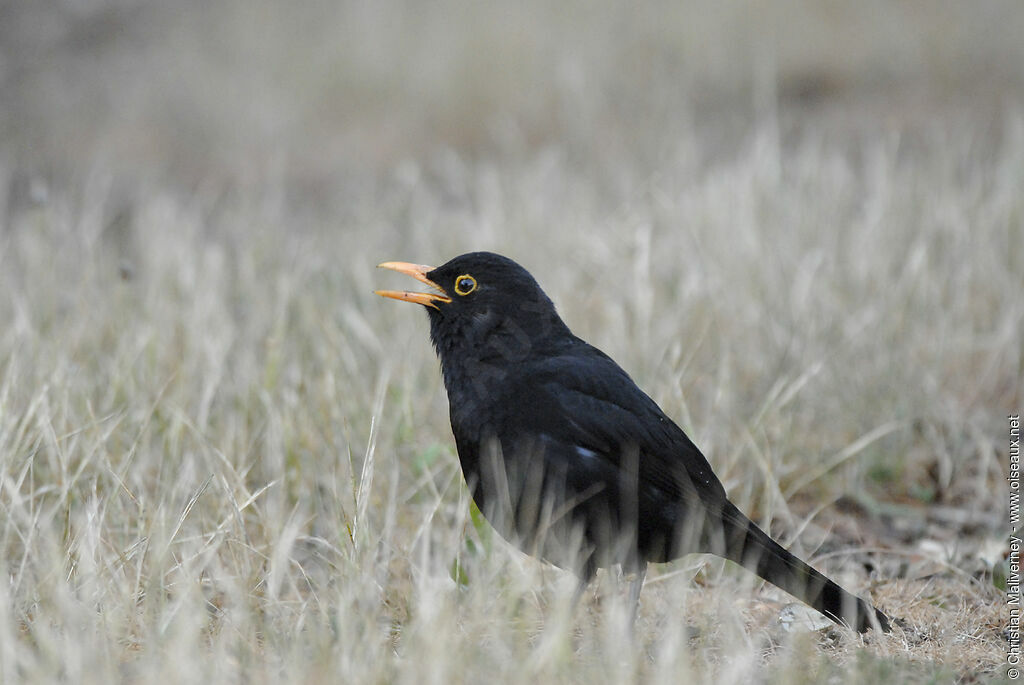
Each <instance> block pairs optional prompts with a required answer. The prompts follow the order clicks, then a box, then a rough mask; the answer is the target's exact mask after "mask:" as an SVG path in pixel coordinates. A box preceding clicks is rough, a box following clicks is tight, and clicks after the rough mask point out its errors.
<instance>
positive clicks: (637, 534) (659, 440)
mask: <svg viewBox="0 0 1024 685" xmlns="http://www.w3.org/2000/svg"><path fill="white" fill-rule="evenodd" d="M380 266H381V267H382V268H385V269H391V270H393V271H398V272H400V273H404V274H407V275H409V276H412V277H413V278H416V279H417V280H419V281H422V282H423V283H426V284H427V285H428V286H431V287H433V288H434V289H436V291H437V292H426V293H423V292H408V291H392V290H379V291H377V294H378V295H382V296H384V297H390V298H394V299H396V300H402V301H405V302H414V303H417V304H421V305H424V306H425V307H426V310H427V313H428V314H429V316H430V338H431V340H432V341H433V343H434V347H435V349H436V350H437V354H438V356H439V357H440V360H441V371H442V374H443V375H444V384H445V388H446V389H447V391H448V403H449V410H450V416H451V423H452V432H453V433H454V434H455V444H456V446H457V448H458V452H459V461H460V462H461V464H462V472H463V474H464V475H465V477H466V482H467V484H468V485H469V488H470V491H471V493H472V496H473V500H474V501H475V502H476V504H477V506H478V507H479V508H480V511H482V512H483V513H484V515H485V516H486V517H487V520H488V521H489V522H490V523H491V524H492V525H493V526H494V527H495V529H497V531H498V532H499V533H500V534H501V535H502V536H503V537H504V538H505V539H507V540H509V541H510V542H513V543H514V544H516V545H518V546H519V547H520V548H521V549H523V550H524V551H526V552H527V553H530V554H533V555H535V556H539V557H541V558H543V559H546V560H547V561H550V562H551V563H554V564H556V565H558V566H561V567H563V568H568V569H571V570H573V571H574V572H576V573H577V575H578V576H579V577H580V579H581V585H580V587H581V588H582V587H584V586H585V585H586V583H588V582H589V581H590V580H591V579H592V578H593V576H594V574H595V573H596V571H597V569H598V568H603V567H607V566H610V565H613V564H621V565H622V568H623V569H624V570H625V571H627V572H635V573H636V574H637V580H636V581H634V586H633V593H632V594H633V599H634V601H635V600H637V599H638V598H639V591H640V586H641V585H642V583H643V577H644V574H645V572H646V569H647V563H648V562H665V561H669V560H671V559H675V558H677V557H679V556H682V555H683V554H688V553H691V552H709V553H713V554H717V555H718V556H721V557H724V558H726V559H730V560H732V561H734V562H736V563H738V564H740V565H742V566H744V567H746V568H748V569H749V570H751V571H753V572H754V573H756V574H757V575H759V576H760V577H761V578H764V579H765V580H767V581H768V582H770V583H773V584H774V585H777V586H778V587H780V588H782V589H783V590H785V591H786V592H788V593H790V594H791V595H793V596H794V597H797V598H798V599H800V600H802V601H803V602H805V603H807V604H808V605H810V606H812V607H814V608H815V609H817V610H818V611H820V612H821V613H822V614H824V615H825V616H827V617H828V618H830V619H832V620H833V621H835V622H836V623H839V624H841V625H846V626H849V627H851V628H853V629H855V630H857V631H859V632H864V631H866V630H867V629H868V628H870V627H872V625H875V626H876V627H879V628H881V629H882V630H885V631H888V630H889V620H888V619H887V618H886V616H885V615H884V614H883V613H882V612H880V611H878V610H877V609H875V608H874V607H873V606H871V604H869V603H868V602H866V601H864V600H863V599H860V598H859V597H855V596H854V595H852V594H850V593H849V592H847V591H846V590H844V589H843V588H841V587H840V586H839V585H837V584H836V583H835V582H833V581H832V580H830V579H829V578H827V577H825V576H824V575H822V574H821V573H819V572H818V571H816V570H815V569H813V568H811V567H810V566H808V565H807V564H806V563H804V562H803V561H801V560H800V559H798V558H797V557H796V556H794V555H793V554H791V553H790V552H788V551H787V550H786V549H784V548H783V547H782V546H781V545H779V544H778V543H777V542H775V541H774V540H773V539H772V538H771V537H769V536H768V535H767V534H766V533H765V532H764V531H762V530H761V529H760V528H758V527H757V525H756V524H754V522H752V521H751V520H750V519H749V518H747V516H745V515H744V514H743V512H741V511H740V510H739V509H737V508H736V506H735V505H734V504H733V503H732V502H730V501H729V499H728V497H727V496H726V493H725V488H724V487H723V486H722V483H721V482H720V481H719V480H718V478H717V477H716V476H715V474H714V473H713V472H712V470H711V465H710V464H708V461H707V459H705V457H704V455H703V454H701V451H700V450H699V449H697V447H696V446H695V445H694V444H693V442H691V441H690V439H689V438H688V437H687V436H686V433H684V432H683V431H682V429H680V428H679V427H678V426H677V425H676V424H675V423H674V422H673V421H672V420H671V419H670V418H669V417H668V416H666V415H665V413H664V412H663V411H662V410H661V408H660V407H658V405H657V404H656V403H655V402H654V400H652V399H651V398H650V397H648V396H647V395H646V394H645V393H644V392H643V391H642V390H640V388H638V387H637V386H636V384H635V383H634V382H633V380H632V379H631V378H630V377H629V375H627V374H626V372H625V371H623V370H622V368H621V367H619V365H618V364H616V363H615V362H614V361H612V360H611V358H609V357H608V356H607V355H606V354H604V353H603V352H601V351H600V350H599V349H597V348H596V347H593V346H592V345H589V344H587V343H586V342H584V341H583V340H581V339H579V338H577V337H576V336H575V335H573V334H572V332H571V331H570V330H569V328H568V327H567V326H566V325H565V323H563V322H562V319H561V318H560V317H559V316H558V313H557V312H556V311H555V307H554V305H553V304H552V302H551V300H550V299H549V298H548V296H547V295H545V294H544V291H542V290H541V288H540V286H539V285H538V284H537V281H536V280H534V278H533V276H531V275H530V273H529V272H528V271H526V269H524V268H523V267H521V266H519V265H518V264H516V263H515V262H513V261H512V260H510V259H508V258H506V257H502V256H500V255H496V254H492V253H489V252H473V253H469V254H464V255H461V256H459V257H456V258H454V259H452V260H451V261H449V262H448V263H447V264H444V265H443V266H439V267H437V268H434V267H430V266H421V265H417V264H409V263H405V262H386V263H384V264H381V265H380ZM634 610H635V604H634Z"/></svg>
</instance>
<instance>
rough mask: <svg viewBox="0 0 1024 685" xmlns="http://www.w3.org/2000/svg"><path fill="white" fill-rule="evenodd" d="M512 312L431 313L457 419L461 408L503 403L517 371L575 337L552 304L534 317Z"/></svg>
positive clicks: (431, 330)
mask: <svg viewBox="0 0 1024 685" xmlns="http://www.w3.org/2000/svg"><path fill="white" fill-rule="evenodd" d="M512 314H513V315H510V314H509V313H499V312H496V311H494V310H485V311H481V312H474V313H473V314H472V315H469V316H466V317H460V318H446V317H444V315H441V314H435V313H434V312H433V311H432V312H431V317H430V337H431V340H432V341H433V343H434V348H435V349H436V350H437V356H438V358H439V359H440V360H441V372H442V374H443V376H444V384H445V389H446V390H447V392H448V400H449V402H450V404H451V406H452V411H453V419H454V412H455V411H456V409H457V408H458V407H460V406H470V405H472V406H476V407H480V406H481V402H483V403H484V404H490V403H492V402H500V398H501V396H502V395H503V386H504V385H505V384H506V383H507V378H508V375H509V373H510V372H511V371H512V370H513V369H515V368H517V367H520V366H521V365H522V364H523V363H525V362H527V361H528V360H529V359H530V358H531V357H535V356H537V355H544V354H546V353H548V352H550V351H551V350H552V349H554V348H557V347H558V345H559V344H562V343H564V342H565V341H569V340H574V339H575V338H574V336H573V335H572V333H571V332H570V331H569V328H568V327H567V326H566V325H565V323H564V322H563V321H562V319H561V318H560V317H559V316H558V314H557V313H556V312H555V311H554V308H553V307H551V306H550V305H549V306H548V307H546V308H544V310H543V311H533V312H529V316H515V315H514V314H516V312H513V313H512Z"/></svg>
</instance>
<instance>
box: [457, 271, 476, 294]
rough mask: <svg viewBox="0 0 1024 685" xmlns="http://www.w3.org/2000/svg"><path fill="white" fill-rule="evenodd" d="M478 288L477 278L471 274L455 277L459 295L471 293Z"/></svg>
mask: <svg viewBox="0 0 1024 685" xmlns="http://www.w3.org/2000/svg"><path fill="white" fill-rule="evenodd" d="M474 290H476V279H475V278H473V277H472V276H470V275H469V274H462V275H461V276H459V277H458V278H456V279H455V292H456V293H457V294H459V295H469V294H470V293H471V292H473V291H474Z"/></svg>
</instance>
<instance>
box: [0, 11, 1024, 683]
mask: <svg viewBox="0 0 1024 685" xmlns="http://www.w3.org/2000/svg"><path fill="white" fill-rule="evenodd" d="M453 5H457V3H454V4H450V5H449V4H446V5H445V6H444V8H443V9H438V11H437V12H436V13H424V12H423V11H422V10H414V9H413V8H412V7H406V8H404V12H401V13H399V12H398V9H402V8H397V7H395V6H393V5H389V6H388V7H387V9H371V8H369V7H364V8H362V9H358V8H354V7H351V6H346V7H345V8H328V7H319V8H306V9H304V10H301V11H300V10H294V11H293V10H292V9H289V10H288V11H287V12H284V11H283V10H280V9H276V8H275V6H272V5H269V4H268V5H262V4H256V5H250V4H247V5H246V7H245V8H243V7H240V6H238V5H235V4H231V3H217V4H215V5H213V6H212V7H211V8H204V9H201V8H199V6H198V5H197V6H196V7H192V8H191V9H192V11H191V12H189V13H182V14H177V13H176V12H175V11H174V10H173V9H171V6H170V5H168V6H167V7H150V6H146V5H143V4H135V3H133V2H130V1H128V0H125V1H124V2H111V3H98V4H97V5H95V6H85V5H83V6H82V7H79V8H78V9H77V10H74V11H73V9H72V8H70V6H68V8H64V9H61V10H59V11H56V10H53V9H52V8H51V9H50V10H46V9H39V8H36V7H33V6H32V4H31V3H29V4H25V5H24V6H23V5H16V4H9V5H4V6H0V16H3V17H5V18H6V20H7V22H6V26H7V27H8V28H7V29H0V31H7V33H2V34H0V37H3V39H4V40H3V45H4V49H3V51H2V52H0V54H2V55H3V57H4V62H3V64H2V65H0V66H2V67H3V68H2V70H0V79H3V82H2V83H0V85H2V86H3V87H4V88H5V90H6V92H11V93H15V94H16V95H17V96H18V97H17V98H14V99H11V98H7V97H5V98H4V99H3V104H2V105H0V108H2V109H0V113H2V115H3V117H2V118H3V121H4V122H6V123H4V124H3V126H2V127H0V154H2V156H0V199H3V198H6V199H5V201H4V202H0V210H2V211H0V222H2V223H0V293H2V296H0V322H3V325H2V326H0V571H2V573H3V574H4V576H3V577H4V579H5V582H4V583H0V682H47V681H64V682H81V683H90V682H103V683H106V682H111V681H116V680H122V681H128V682H166V681H168V680H170V681H171V682H176V681H177V682H203V681H213V682H219V681H227V680H234V681H237V680H244V681H251V682H275V681H281V680H286V681H288V682H319V681H324V682H336V681H338V680H342V681H345V682H416V683H422V682H452V681H455V682H480V681H482V680H485V679H486V680H490V679H495V678H496V679H498V680H500V681H509V682H531V683H533V682H592V683H593V682H624V681H630V680H636V681H643V682H680V681H686V680H687V679H690V680H693V681H697V682H746V681H753V682H888V681H897V680H899V681H909V682H936V681H959V682H974V681H981V680H988V679H991V678H998V677H1000V675H1001V674H1002V672H1003V671H1002V666H1001V664H1002V663H1003V660H1004V658H1005V650H1006V648H1007V644H1008V643H1007V642H1006V640H1005V636H1004V631H1005V629H1006V626H1007V622H1008V615H1007V611H1006V607H1005V606H1004V598H1003V596H1002V594H1001V592H1000V591H999V590H998V589H997V588H996V587H995V586H994V585H993V580H992V569H993V566H994V565H996V566H998V564H999V555H1000V553H1001V552H1002V551H1003V549H1004V546H1005V541H1006V535H1007V532H1008V530H1007V525H1006V506H1007V503H1006V495H1005V492H1004V474H1005V468H1006V466H1005V463H1003V462H1004V461H1005V448H1006V445H1005V438H1006V425H1005V415H1006V413H1008V412H1010V411H1014V410H1019V408H1020V406H1021V398H1022V395H1024V381H1022V378H1024V347H1022V343H1021V330H1022V327H1024V299H1022V298H1021V293H1022V292H1024V261H1022V255H1024V253H1022V251H1021V250H1020V245H1021V243H1022V238H1024V228H1022V225H1024V195H1022V194H1021V192H1020V189H1021V188H1022V187H1024V104H1022V103H1024V98H1022V96H1021V93H1022V92H1024V88H1022V84H1024V76H1022V74H1021V73H1020V69H1019V65H1020V64H1021V63H1022V59H1024V58H1022V57H1021V55H1020V46H1019V41H1018V40H1017V37H1018V36H1019V35H1020V32H1019V31H1018V29H1017V27H1018V26H1019V25H1020V23H1021V21H1022V19H1021V17H1020V16H1019V15H1020V14H1021V13H1020V12H1019V11H1016V12H1014V11H1013V10H1014V7H1015V6H1014V5H1013V4H1006V5H1000V4H997V3H990V4H987V5H982V6H981V7H980V8H976V9H975V8H972V9H970V10H967V9H963V10H961V9H959V6H957V5H948V6H943V7H942V8H941V10H934V9H933V8H932V4H931V3H913V2H911V3H901V4H900V8H899V9H898V10H897V9H892V8H889V6H888V4H884V3H883V4H879V5H878V6H874V7H869V8H866V9H862V10H855V9H853V8H852V7H853V6H851V7H849V8H845V9H842V8H840V7H833V8H832V9H829V10H825V9H819V8H818V6H817V5H816V4H815V5H808V6H805V5H803V4H801V3H797V2H793V3H788V4H785V5H780V6H779V7H778V8H777V9H775V10H771V11H769V10H767V9H765V8H762V9H760V10H757V11H754V10H751V12H754V15H755V16H748V14H749V13H748V11H747V8H745V7H743V6H735V7H734V6H731V5H728V4H726V5H721V4H720V3H708V4H707V6H694V7H690V8H688V9H687V11H685V12H682V11H679V10H672V9H671V8H668V7H658V8H657V10H654V9H652V10H635V11H634V9H633V8H629V10H628V11H627V9H626V8H616V7H612V6H611V5H607V6H602V7H601V9H600V11H594V12H592V13H590V14H585V16H584V15H583V14H579V13H574V12H572V11H571V10H568V9H567V10H558V11H555V10H551V9H550V8H547V7H546V6H545V5H542V4H541V3H536V4H533V3H526V4H525V5H517V8H516V9H507V10H497V9H483V8H480V7H475V6H474V7H462V6H458V7H456V6H453ZM253 6H255V7H256V8H257V9H252V7H253ZM454 13H458V15H459V17H460V20H459V21H454V20H453V19H452V17H453V16H454ZM993 17H997V18H998V19H999V20H998V21H993ZM89 21H91V22H92V23H88V22H89ZM4 24H5V22H3V21H0V25H4ZM766 26H767V27H770V29H771V30H765V27H766ZM949 26H956V27H958V30H957V31H955V32H952V33H951V32H949ZM10 27H15V28H16V29H17V31H15V29H13V28H10ZM982 28H984V30H982ZM86 29H88V30H86ZM908 29H913V30H908ZM33 32H34V33H33ZM32 36H34V37H35V39H34V40H30V38H31V37H32ZM611 36H614V37H615V38H616V39H617V40H612V39H611ZM709 36H721V37H722V40H721V41H717V40H712V39H711V38H709ZM16 38H17V39H16ZM734 48H735V49H734ZM4 189H6V190H4ZM472 249H492V250H495V251H499V252H503V253H506V254H509V255H510V256H513V257H515V258H516V259H518V260H519V261H521V262H522V263H524V264H525V265H526V266H527V267H528V268H529V269H531V271H533V273H534V274H535V275H536V276H537V277H538V279H539V280H540V282H541V284H542V285H543V286H544V287H545V288H546V289H547V291H548V292H549V294H551V295H552V297H553V299H554V300H555V302H556V303H557V304H558V305H559V308H560V311H561V312H562V314H563V316H564V318H565V319H566V320H567V322H568V323H569V324H570V326H571V327H572V328H573V329H574V330H575V331H576V332H577V333H578V334H580V335H581V336H583V337H584V338H587V339H589V340H591V341H592V342H594V343H595V344H597V345H599V346H600V347H602V348H603V349H605V351H607V352H608V353H609V354H611V355H612V356H613V357H614V358H616V359H617V360H618V361H619V362H620V363H621V364H622V365H623V366H624V367H625V368H626V369H627V370H629V371H630V372H631V373H632V374H633V376H634V378H635V379H636V380H637V381H638V382H639V383H640V385H641V386H642V387H644V388H645V389H647V390H648V391H649V393H650V394H651V395H652V396H653V397H654V398H655V399H656V400H657V401H658V402H659V403H661V404H662V406H663V407H664V408H665V409H666V411H667V412H668V413H669V414H670V415H672V416H673V417H675V418H676V419H677V420H678V421H679V422H680V424H681V425H682V426H683V427H684V428H686V429H687V431H688V432H689V433H690V434H691V436H692V437H693V438H694V439H695V441H696V442H697V443H698V444H699V445H701V446H702V447H703V448H704V450H705V451H706V452H707V454H708V455H709V458H710V459H711V461H712V462H713V464H714V465H715V467H716V470H717V472H718V473H719V475H720V476H721V477H722V479H723V481H724V482H725V484H726V487H727V488H728V489H729V491H730V493H731V494H732V496H733V497H734V499H736V501H737V502H738V503H739V504H740V505H741V507H743V508H744V509H745V510H747V511H748V512H750V513H751V514H752V515H754V516H755V518H757V519H758V520H759V521H761V522H762V523H764V524H765V525H770V527H771V528H772V529H773V531H774V532H775V533H776V534H777V535H778V536H779V537H781V538H782V539H783V540H785V541H786V542H787V543H791V544H792V546H794V547H795V548H797V549H798V550H800V552H801V553H802V554H804V555H806V556H807V557H809V558H810V559H811V560H812V561H813V563H815V564H816V565H818V566H819V567H821V568H823V569H826V570H827V571H828V572H829V573H830V574H833V575H834V576H836V577H837V578H838V579H840V580H841V581H842V582H843V583H844V584H845V585H847V586H848V587H850V588H852V589H855V590H856V591H858V592H861V593H863V594H865V595H870V596H871V597H872V598H873V599H874V600H875V601H876V602H877V603H878V605H879V606H880V607H882V608H884V609H885V610H886V611H887V612H889V613H890V614H891V615H894V616H898V617H900V618H902V619H904V620H905V622H906V624H905V626H904V627H903V628H900V629H897V630H896V631H894V633H893V634H892V635H889V636H880V635H868V636H866V637H864V638H861V637H859V636H854V635H852V634H849V633H846V632H843V631H838V630H834V629H828V628H826V629H823V630H808V629H806V628H804V629H796V630H793V631H789V630H786V629H784V628H782V627H781V626H780V623H779V618H780V615H783V616H785V615H788V614H789V613H790V609H787V608H786V605H787V603H788V601H789V600H788V599H787V598H786V596H784V595H782V594H780V593H778V592H777V591H775V590H774V589H772V588H770V587H762V586H761V584H759V583H757V582H756V580H755V579H753V578H751V577H750V576H749V575H748V574H745V573H743V572H740V571H738V570H737V569H735V568H732V567H729V566H727V565H724V564H722V563H720V562H717V561H715V560H710V559H704V558H700V557H691V558H687V559H684V560H681V561H680V562H677V563H675V564H670V565H666V566H663V567H661V568H659V569H657V570H656V571H655V572H652V575H651V576H650V578H649V582H648V585H647V587H646V588H645V591H644V598H643V603H642V607H641V614H640V618H639V621H638V624H637V628H636V634H635V637H634V638H630V637H629V632H628V628H627V626H626V617H627V612H626V611H625V607H624V606H623V602H622V598H621V596H620V593H618V592H617V590H616V584H615V583H614V582H612V581H613V580H614V579H612V578H609V577H608V576H606V575H602V576H601V579H600V582H599V584H598V586H597V587H595V589H594V593H593V595H592V596H589V597H588V598H587V600H586V601H585V602H584V605H583V606H582V607H581V608H580V610H578V611H577V612H575V613H572V612H570V609H569V599H570V597H571V594H572V590H573V586H574V581H573V579H572V578H570V577H567V576H566V574H564V573H562V572H560V571H557V570H556V569H553V568H550V567H545V566H544V565H542V564H540V563H538V562H536V561H534V560H532V559H529V558H527V557H525V556H523V555H521V554H519V553H518V552H516V551H514V550H512V549H510V548H509V547H508V546H506V545H505V544H504V543H503V542H501V541H500V540H498V539H496V538H495V537H494V536H493V535H492V534H491V533H490V532H489V529H488V528H487V526H486V525H484V524H481V522H480V521H479V520H475V519H474V518H473V517H472V515H471V511H470V507H469V503H468V501H467V494H466V490H465V487H464V485H463V484H462V481H461V475H460V472H459V469H458V462H457V459H456V457H455V454H454V451H453V449H454V448H453V445H452V440H451V436H450V431H449V428H448V423H447V406H446V401H445V397H444V394H443V390H442V388H441V385H440V378H439V374H438V372H437V367H436V361H435V360H434V359H433V356H432V352H431V350H430V347H429V344H428V342H427V337H426V322H425V320H424V317H423V316H422V314H421V313H419V312H417V311H415V309H414V308H411V307H407V306H400V305H398V304H396V303H393V302H392V303H389V302H386V301H383V300H380V299H379V298H375V297H374V296H373V295H372V294H371V293H372V290H373V289H374V288H375V287H386V286H388V285H390V284H391V283H392V281H391V279H390V277H389V276H388V274H385V273H378V272H375V271H374V269H373V266H374V265H375V264H376V263H378V262H380V261H383V260H385V259H409V260H415V261H422V262H440V261H443V260H445V259H447V258H448V257H451V256H454V255H455V254H458V253H461V252H465V251H469V250H472ZM456 568H457V569H458V570H457V572H456V570H455V569H456ZM795 613H796V615H798V616H799V615H801V614H800V612H799V611H796V612H795Z"/></svg>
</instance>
